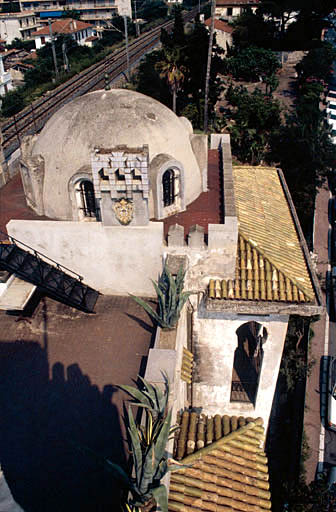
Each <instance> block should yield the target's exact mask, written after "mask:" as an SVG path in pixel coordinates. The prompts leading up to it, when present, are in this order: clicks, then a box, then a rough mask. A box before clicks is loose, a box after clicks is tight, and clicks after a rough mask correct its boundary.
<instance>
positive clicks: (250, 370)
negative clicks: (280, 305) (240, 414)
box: [230, 321, 267, 404]
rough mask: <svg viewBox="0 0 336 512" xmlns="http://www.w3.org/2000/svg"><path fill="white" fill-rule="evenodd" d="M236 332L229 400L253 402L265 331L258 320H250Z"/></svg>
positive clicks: (256, 388)
mask: <svg viewBox="0 0 336 512" xmlns="http://www.w3.org/2000/svg"><path fill="white" fill-rule="evenodd" d="M236 334H237V338H238V347H237V348H236V350H235V355H234V362H233V369H232V381H231V398H230V401H231V402H250V403H252V404H255V401H256V398H257V391H258V384H259V377H260V373H261V366H262V360H263V352H264V351H263V344H264V343H265V342H266V340H267V331H266V329H265V327H263V326H262V325H261V324H259V323H258V322H254V321H251V322H247V323H245V324H243V325H241V326H240V327H239V328H238V329H237V331H236Z"/></svg>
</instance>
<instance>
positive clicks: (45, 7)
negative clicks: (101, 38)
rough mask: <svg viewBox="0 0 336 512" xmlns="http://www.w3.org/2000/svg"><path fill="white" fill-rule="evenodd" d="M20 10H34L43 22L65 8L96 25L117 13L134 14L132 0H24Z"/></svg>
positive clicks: (101, 23) (103, 23) (54, 17)
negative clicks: (97, 0) (83, 0)
mask: <svg viewBox="0 0 336 512" xmlns="http://www.w3.org/2000/svg"><path fill="white" fill-rule="evenodd" d="M0 4H5V5H6V4H7V1H4V0H2V1H1V2H0ZM20 10H21V12H23V13H25V12H29V11H33V12H34V14H35V15H36V17H37V18H39V20H40V21H41V23H42V22H43V21H46V20H47V19H48V18H51V19H53V20H55V19H57V18H60V17H61V16H62V15H63V14H64V11H65V10H68V11H72V10H75V11H77V12H79V14H80V19H81V20H82V21H84V22H86V23H89V24H91V25H96V26H104V25H105V23H106V20H110V19H111V18H112V17H113V16H116V15H119V16H122V15H124V14H125V15H127V16H129V17H131V16H132V9H131V2H130V0H102V1H99V2H96V1H93V0H86V1H85V2H82V1H79V0H67V1H66V2H65V1H64V0H53V1H50V0H22V1H20Z"/></svg>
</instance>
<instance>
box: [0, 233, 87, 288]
mask: <svg viewBox="0 0 336 512" xmlns="http://www.w3.org/2000/svg"><path fill="white" fill-rule="evenodd" d="M8 241H9V242H10V243H11V244H13V245H16V246H17V247H18V248H19V249H21V248H22V249H23V250H26V249H28V250H27V252H29V253H30V254H32V255H33V256H35V257H36V258H37V259H39V260H43V261H45V262H46V263H49V262H51V265H52V266H53V267H55V268H57V270H61V271H62V272H64V271H65V272H66V273H69V272H70V274H72V275H73V276H74V277H75V278H76V279H78V281H80V282H82V281H83V276H81V275H80V274H78V273H77V272H74V271H73V270H71V269H70V268H68V267H66V266H65V265H62V264H61V263H57V261H55V260H53V259H52V258H49V256H46V255H45V254H43V253H42V252H39V251H37V250H36V249H34V248H33V247H30V246H29V245H27V244H25V243H24V242H21V241H20V240H17V239H16V238H14V237H13V236H10V235H8V234H7V233H4V232H3V231H0V244H1V243H4V242H8ZM22 246H23V247H22Z"/></svg>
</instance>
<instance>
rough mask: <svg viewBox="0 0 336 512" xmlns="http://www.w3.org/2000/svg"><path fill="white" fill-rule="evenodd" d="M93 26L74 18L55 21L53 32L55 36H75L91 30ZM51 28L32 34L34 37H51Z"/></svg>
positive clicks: (52, 26)
mask: <svg viewBox="0 0 336 512" xmlns="http://www.w3.org/2000/svg"><path fill="white" fill-rule="evenodd" d="M91 27H92V25H90V24H89V23H84V21H79V20H73V19H72V18H64V19H62V20H57V21H54V23H52V24H51V28H52V32H53V33H54V34H75V33H76V32H80V31H81V30H86V29H88V28H91ZM49 34H50V31H49V26H48V25H47V26H45V27H43V28H41V29H39V30H36V31H35V32H32V36H36V37H37V36H44V35H49Z"/></svg>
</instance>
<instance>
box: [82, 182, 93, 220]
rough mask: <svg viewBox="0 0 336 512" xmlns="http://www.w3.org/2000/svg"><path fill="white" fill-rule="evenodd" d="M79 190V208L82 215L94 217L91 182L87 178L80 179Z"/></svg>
mask: <svg viewBox="0 0 336 512" xmlns="http://www.w3.org/2000/svg"><path fill="white" fill-rule="evenodd" d="M79 190H80V197H81V210H82V212H83V214H84V217H96V216H97V208H96V199H95V195H94V189H93V184H92V182H91V181H89V180H83V181H81V182H80V185H79Z"/></svg>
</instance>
